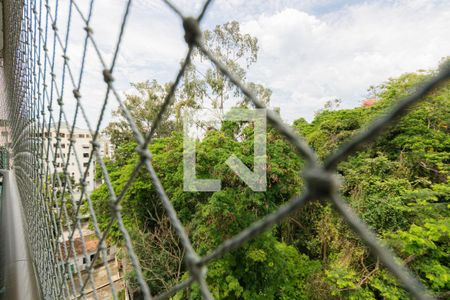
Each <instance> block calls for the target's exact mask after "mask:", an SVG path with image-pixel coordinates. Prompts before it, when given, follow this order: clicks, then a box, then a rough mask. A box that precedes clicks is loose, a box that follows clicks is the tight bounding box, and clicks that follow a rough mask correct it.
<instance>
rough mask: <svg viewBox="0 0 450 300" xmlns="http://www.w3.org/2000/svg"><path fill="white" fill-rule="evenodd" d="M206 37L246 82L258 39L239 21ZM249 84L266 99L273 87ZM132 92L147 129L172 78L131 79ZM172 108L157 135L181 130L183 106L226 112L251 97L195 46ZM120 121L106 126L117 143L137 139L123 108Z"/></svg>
mask: <svg viewBox="0 0 450 300" xmlns="http://www.w3.org/2000/svg"><path fill="white" fill-rule="evenodd" d="M203 41H204V43H205V45H206V47H207V48H209V49H210V50H211V52H212V53H213V54H214V56H215V57H216V58H218V59H219V60H220V61H221V62H223V63H224V64H225V65H226V66H227V67H228V68H229V69H230V70H231V71H232V72H233V73H234V74H236V75H237V76H238V77H239V79H240V80H241V81H243V82H245V81H246V74H247V71H248V70H249V68H250V66H251V65H252V64H253V63H255V62H256V60H257V54H258V41H257V39H256V38H255V37H252V36H250V35H249V34H243V33H241V31H240V26H239V23H238V22H236V21H233V22H229V23H226V24H223V25H218V26H216V27H215V28H214V30H206V31H205V32H204V35H203ZM247 85H248V87H249V88H250V89H251V90H252V91H253V92H254V93H255V94H256V95H257V96H258V97H259V98H260V100H261V101H262V102H264V103H266V104H268V103H269V102H270V97H271V94H272V92H271V91H270V90H269V89H267V88H265V87H264V86H263V85H261V84H257V83H253V82H248V83H247ZM132 87H133V88H134V92H133V93H129V94H127V95H126V96H125V97H126V99H125V106H126V108H127V109H128V110H129V111H130V115H131V117H132V118H133V119H134V120H135V122H136V126H137V129H138V130H140V131H141V132H144V133H146V132H148V131H149V130H150V129H151V128H150V127H151V124H152V122H153V121H154V119H155V117H156V116H157V114H158V111H159V110H160V108H161V104H162V103H163V101H164V98H165V97H166V96H167V92H168V89H169V87H170V83H166V84H160V83H158V82H157V81H156V80H153V81H145V82H140V83H134V84H132ZM173 101H174V105H173V107H171V108H169V109H168V110H167V112H166V113H165V115H164V116H163V118H162V122H161V124H160V125H159V128H158V130H157V131H156V136H157V137H166V136H168V135H169V134H170V132H172V131H178V130H180V129H181V114H182V110H183V109H184V108H214V109H220V110H222V112H223V109H224V108H225V105H226V102H227V103H228V102H229V103H228V104H229V106H236V105H238V106H248V105H249V104H250V102H249V99H247V98H246V97H244V95H243V94H242V93H241V92H240V90H239V89H238V88H237V87H236V86H235V85H234V84H232V83H231V82H230V80H229V79H228V78H227V77H225V76H223V75H222V74H221V72H220V71H219V70H218V69H217V68H216V67H215V66H214V65H213V64H212V63H210V62H209V60H207V59H206V58H205V57H204V55H203V54H202V53H201V52H199V51H198V50H197V49H194V50H193V53H192V57H191V60H190V64H189V65H188V67H187V69H186V72H185V74H184V77H183V80H182V84H181V86H180V87H179V88H178V90H177V92H176V95H175V99H174V100H173ZM113 115H114V116H115V117H116V120H114V121H113V122H111V123H110V124H109V125H108V126H107V128H106V129H105V133H106V134H107V135H109V136H110V138H111V142H112V143H113V144H114V145H115V146H118V145H121V144H124V143H129V142H131V141H133V140H134V138H133V133H132V131H131V128H130V126H129V124H128V121H127V119H126V117H125V113H124V111H123V110H122V109H121V108H118V109H117V110H115V111H114V112H113Z"/></svg>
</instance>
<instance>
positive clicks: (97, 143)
mask: <svg viewBox="0 0 450 300" xmlns="http://www.w3.org/2000/svg"><path fill="white" fill-rule="evenodd" d="M90 143H91V144H92V148H94V149H98V148H100V143H99V142H97V141H91V142H90Z"/></svg>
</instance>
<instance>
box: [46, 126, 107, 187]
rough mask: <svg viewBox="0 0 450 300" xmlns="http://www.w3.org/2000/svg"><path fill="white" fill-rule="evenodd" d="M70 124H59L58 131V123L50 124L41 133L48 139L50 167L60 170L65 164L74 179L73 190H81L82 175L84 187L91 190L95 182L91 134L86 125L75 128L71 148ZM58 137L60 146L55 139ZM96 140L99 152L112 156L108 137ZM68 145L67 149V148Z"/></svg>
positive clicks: (72, 179)
mask: <svg viewBox="0 0 450 300" xmlns="http://www.w3.org/2000/svg"><path fill="white" fill-rule="evenodd" d="M71 129H72V128H71V126H67V124H63V123H62V124H61V125H60V128H59V131H58V128H57V127H52V128H51V129H50V131H49V132H46V133H45V134H44V135H45V137H46V138H47V143H48V142H50V143H51V147H48V144H45V146H47V147H46V149H45V150H44V153H45V152H46V151H47V149H48V154H49V162H50V168H51V170H52V172H53V171H56V172H57V173H60V174H63V173H64V168H65V167H66V166H67V175H68V176H69V177H70V178H71V181H72V182H73V183H74V189H75V191H80V190H81V181H82V179H83V178H84V177H85V184H86V191H87V192H91V191H93V190H94V189H95V187H96V186H97V183H96V163H97V159H96V155H95V153H93V145H92V136H91V134H90V132H89V130H87V129H82V128H77V127H75V128H74V132H73V146H72V148H71V149H70V133H71ZM58 139H59V147H57V141H58ZM97 142H98V143H99V154H100V156H101V157H102V158H103V157H111V155H112V148H111V146H110V143H109V140H108V139H107V138H106V137H104V136H100V137H98V138H97ZM69 149H70V151H69Z"/></svg>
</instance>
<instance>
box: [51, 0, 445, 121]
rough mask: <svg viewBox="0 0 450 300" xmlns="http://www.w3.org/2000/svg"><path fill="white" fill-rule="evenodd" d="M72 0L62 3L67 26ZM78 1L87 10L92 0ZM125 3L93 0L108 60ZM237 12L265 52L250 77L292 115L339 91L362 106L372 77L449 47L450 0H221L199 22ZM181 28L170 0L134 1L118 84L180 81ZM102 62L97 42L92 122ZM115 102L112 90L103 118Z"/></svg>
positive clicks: (79, 41) (88, 86) (77, 50)
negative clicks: (169, 4) (154, 80)
mask: <svg viewBox="0 0 450 300" xmlns="http://www.w3.org/2000/svg"><path fill="white" fill-rule="evenodd" d="M53 1H55V0H53ZM65 2H68V1H61V3H60V7H59V10H58V22H59V23H58V24H60V25H58V30H59V33H60V34H61V35H62V36H64V35H65V32H66V31H65V30H66V26H65V24H66V21H67V12H68V9H67V7H68V6H67V5H66V3H65ZM78 2H79V3H80V7H81V10H82V12H83V13H84V14H85V15H87V6H86V5H85V3H88V1H82V2H81V1H78ZM78 2H77V3H78ZM173 3H174V5H176V6H177V7H178V8H179V9H180V11H182V12H183V14H185V15H197V14H198V12H199V10H200V8H201V6H202V3H203V1H196V0H195V1H194V0H176V1H175V0H174V1H173ZM125 5H126V1H124V0H97V1H96V2H95V6H94V9H93V17H92V23H91V27H92V28H93V36H94V38H95V40H96V41H97V43H98V46H99V49H100V52H101V53H102V56H103V57H104V59H105V63H106V64H107V65H109V64H110V62H111V58H112V53H113V50H114V45H115V44H116V42H117V37H118V33H119V28H120V21H121V18H122V15H123V12H124V9H125ZM73 16H74V17H73V18H72V20H71V30H70V36H69V44H68V50H67V53H68V56H69V57H70V64H71V68H72V71H73V74H74V77H75V78H78V75H79V71H80V66H81V64H80V63H79V62H80V61H81V56H82V49H83V43H84V39H85V31H84V30H83V27H84V25H83V23H82V20H81V19H80V17H79V15H78V14H77V13H76V12H73ZM232 20H236V21H239V22H240V24H241V30H242V31H243V32H244V33H249V34H251V35H253V36H255V37H257V38H258V43H259V47H260V50H259V53H258V60H257V62H256V63H255V64H254V65H252V66H251V68H250V70H249V73H248V79H249V80H250V81H253V82H256V83H260V84H263V85H264V86H266V87H268V88H270V89H271V90H272V92H273V95H272V100H271V106H272V107H279V108H280V109H281V114H282V117H283V119H284V120H285V121H286V122H288V123H290V122H292V121H293V120H295V119H297V118H299V117H304V118H306V119H307V120H311V119H312V118H313V116H314V113H315V112H316V111H318V110H319V109H320V108H322V107H323V105H324V104H325V102H326V101H328V100H332V99H341V100H342V107H343V108H350V107H355V106H359V105H360V104H361V101H362V100H364V99H366V98H367V97H368V92H367V89H368V88H369V87H370V86H372V85H378V84H381V83H382V82H384V81H386V80H387V79H388V78H390V77H396V76H399V75H401V74H403V73H405V72H413V71H416V70H419V69H430V68H436V67H437V65H438V63H439V61H440V59H441V58H443V57H445V56H449V55H450V38H449V37H450V1H445V0H442V1H438V0H380V1H357V0H349V1H344V0H336V1H331V0H265V1H261V0H259V1H257V0H216V1H214V2H213V3H212V5H211V7H210V9H209V10H208V12H207V15H206V18H205V20H204V22H203V23H202V24H201V25H202V29H210V28H213V27H214V26H216V25H218V24H223V23H225V22H228V21H232ZM183 35H184V33H183V30H182V23H181V20H180V19H179V17H178V16H177V15H176V14H175V13H174V12H173V11H171V10H170V9H169V8H168V7H167V5H166V4H164V2H163V1H161V0H135V1H133V4H132V6H131V10H130V15H129V19H128V23H127V24H126V28H125V35H124V39H123V40H122V43H121V48H120V52H119V56H118V59H117V63H116V66H115V69H114V77H115V85H116V87H117V89H118V90H119V92H120V93H121V94H123V93H126V92H130V83H131V82H139V81H145V80H153V79H156V80H157V81H159V82H161V83H164V82H169V81H173V80H174V78H175V76H176V73H177V70H178V69H179V65H180V61H181V60H182V58H183V57H184V55H185V53H186V51H187V45H186V43H185V42H184V38H183ZM61 61H62V60H61ZM102 70H103V67H102V65H101V64H100V63H99V60H98V57H97V54H96V52H95V51H94V49H93V47H92V45H90V46H89V47H88V51H87V56H86V66H85V69H84V75H83V80H82V84H81V89H80V90H81V93H82V95H83V98H82V103H83V105H84V106H85V107H86V112H87V115H88V118H89V119H90V120H92V122H93V123H94V122H96V121H97V119H98V112H99V110H100V106H101V103H102V102H103V98H104V94H105V90H106V88H105V84H104V82H103V76H102ZM59 72H60V70H59ZM56 73H57V75H58V74H60V73H58V71H57V72H56ZM76 81H77V80H76ZM77 82H78V81H77ZM70 85H71V84H70V82H69V80H68V79H67V77H66V83H65V86H67V87H66V88H65V90H66V93H67V91H69V92H70V91H71V90H72V89H73V87H70ZM70 105H71V104H70V102H69V104H68V107H70ZM116 107H117V103H116V102H115V101H114V100H113V98H111V100H110V101H109V105H108V107H107V110H106V115H105V117H104V120H103V123H102V127H104V126H106V125H107V123H108V122H109V120H110V119H111V111H112V110H113V109H115V108H116ZM68 110H69V114H70V109H68ZM77 125H79V126H81V127H85V126H83V125H82V124H77Z"/></svg>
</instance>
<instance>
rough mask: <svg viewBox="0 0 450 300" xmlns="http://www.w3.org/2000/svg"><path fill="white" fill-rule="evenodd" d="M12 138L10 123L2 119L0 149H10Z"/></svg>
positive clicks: (0, 123)
mask: <svg viewBox="0 0 450 300" xmlns="http://www.w3.org/2000/svg"><path fill="white" fill-rule="evenodd" d="M10 138H11V137H10V131H9V126H8V121H6V120H3V119H0V147H9V146H10V145H11V141H10Z"/></svg>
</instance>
